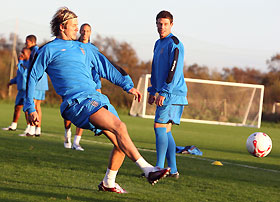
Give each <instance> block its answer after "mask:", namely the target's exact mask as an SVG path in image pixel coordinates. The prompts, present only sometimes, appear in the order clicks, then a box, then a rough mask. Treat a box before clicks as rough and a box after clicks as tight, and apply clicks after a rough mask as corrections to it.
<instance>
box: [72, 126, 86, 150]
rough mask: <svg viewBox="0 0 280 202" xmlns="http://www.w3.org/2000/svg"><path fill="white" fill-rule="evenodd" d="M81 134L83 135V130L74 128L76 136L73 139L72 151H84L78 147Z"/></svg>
mask: <svg viewBox="0 0 280 202" xmlns="http://www.w3.org/2000/svg"><path fill="white" fill-rule="evenodd" d="M82 134H83V129H82V128H79V127H76V135H75V137H74V142H73V145H72V149H74V150H78V151H84V148H82V147H81V145H80V140H81V138H82Z"/></svg>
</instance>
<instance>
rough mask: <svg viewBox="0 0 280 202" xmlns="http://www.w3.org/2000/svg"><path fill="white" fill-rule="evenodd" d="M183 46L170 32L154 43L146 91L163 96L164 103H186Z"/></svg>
mask: <svg viewBox="0 0 280 202" xmlns="http://www.w3.org/2000/svg"><path fill="white" fill-rule="evenodd" d="M183 68H184V46H183V44H182V43H181V42H180V41H179V40H178V38H177V37H175V36H174V35H173V34H172V33H170V34H169V35H168V36H167V37H165V38H163V39H159V40H157V41H156V43H155V47H154V57H153V62H152V75H151V84H152V86H151V87H149V88H148V92H149V93H150V94H151V95H155V94H156V93H159V94H160V95H162V96H164V97H165V100H164V103H163V104H164V105H168V104H180V105H186V104H188V102H187V98H186V96H187V85H186V83H185V80H184V72H183Z"/></svg>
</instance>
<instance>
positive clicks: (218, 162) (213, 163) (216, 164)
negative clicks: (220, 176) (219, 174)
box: [211, 161, 223, 166]
mask: <svg viewBox="0 0 280 202" xmlns="http://www.w3.org/2000/svg"><path fill="white" fill-rule="evenodd" d="M211 164H212V165H215V166H222V165H223V164H222V163H221V161H214V162H212V163H211Z"/></svg>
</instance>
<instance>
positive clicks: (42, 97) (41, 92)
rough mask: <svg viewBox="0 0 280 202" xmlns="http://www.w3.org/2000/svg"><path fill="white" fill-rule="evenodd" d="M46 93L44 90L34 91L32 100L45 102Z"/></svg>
mask: <svg viewBox="0 0 280 202" xmlns="http://www.w3.org/2000/svg"><path fill="white" fill-rule="evenodd" d="M45 97H46V91H44V90H35V92H34V99H35V100H45Z"/></svg>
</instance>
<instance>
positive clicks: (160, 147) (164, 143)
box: [154, 128, 168, 168]
mask: <svg viewBox="0 0 280 202" xmlns="http://www.w3.org/2000/svg"><path fill="white" fill-rule="evenodd" d="M154 130H155V134H156V149H157V164H156V166H158V167H160V168H164V162H165V157H166V151H167V147H168V138H167V135H166V128H154Z"/></svg>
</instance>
